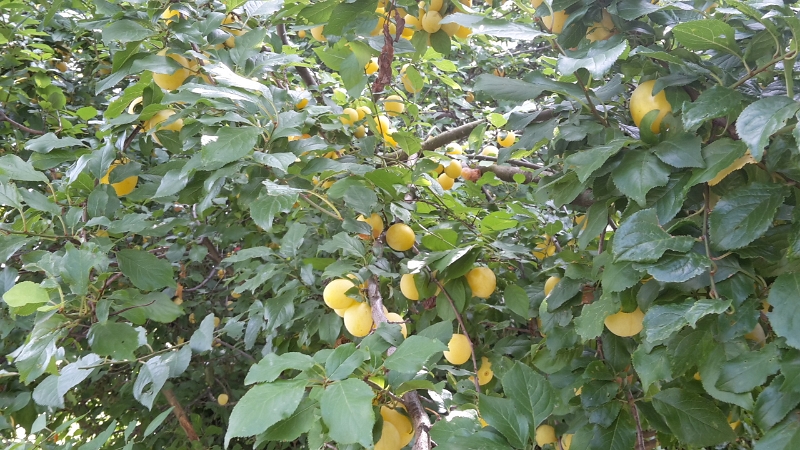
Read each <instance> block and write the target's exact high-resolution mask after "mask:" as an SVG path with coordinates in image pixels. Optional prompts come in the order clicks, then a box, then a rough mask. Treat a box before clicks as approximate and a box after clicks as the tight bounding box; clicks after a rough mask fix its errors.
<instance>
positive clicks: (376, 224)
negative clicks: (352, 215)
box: [356, 213, 383, 239]
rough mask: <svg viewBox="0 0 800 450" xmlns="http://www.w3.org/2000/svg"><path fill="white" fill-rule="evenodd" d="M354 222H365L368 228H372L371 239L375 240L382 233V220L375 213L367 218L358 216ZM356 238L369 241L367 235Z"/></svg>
mask: <svg viewBox="0 0 800 450" xmlns="http://www.w3.org/2000/svg"><path fill="white" fill-rule="evenodd" d="M356 220H358V221H361V222H367V223H368V224H369V226H371V227H372V238H373V239H377V238H378V236H380V235H381V233H383V219H382V218H381V216H379V215H378V214H376V213H372V215H370V216H369V218H366V217H364V216H362V215H359V216H358V217H357V218H356ZM358 237H360V238H361V239H369V237H370V236H369V235H368V234H359V235H358Z"/></svg>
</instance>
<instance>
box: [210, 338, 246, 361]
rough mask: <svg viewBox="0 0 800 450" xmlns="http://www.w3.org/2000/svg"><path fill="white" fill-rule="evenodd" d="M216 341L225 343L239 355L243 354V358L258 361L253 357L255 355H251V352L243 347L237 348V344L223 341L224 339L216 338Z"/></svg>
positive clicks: (224, 344)
mask: <svg viewBox="0 0 800 450" xmlns="http://www.w3.org/2000/svg"><path fill="white" fill-rule="evenodd" d="M214 342H216V343H218V344H221V345H223V346H225V347H228V348H229V349H231V350H233V351H234V352H236V353H237V354H238V355H239V356H241V357H242V358H244V359H246V360H248V361H250V362H251V363H255V362H257V361H256V359H255V358H253V356H252V355H250V354H249V353H247V352H244V351H242V350H241V349H239V348H237V347H235V346H233V345H231V344H228V343H227V342H225V341H223V340H222V339H214Z"/></svg>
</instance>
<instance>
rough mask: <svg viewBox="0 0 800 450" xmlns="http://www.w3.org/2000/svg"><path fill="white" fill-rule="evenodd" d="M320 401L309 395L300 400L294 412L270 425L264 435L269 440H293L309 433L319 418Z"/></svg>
mask: <svg viewBox="0 0 800 450" xmlns="http://www.w3.org/2000/svg"><path fill="white" fill-rule="evenodd" d="M318 404H319V403H318V402H317V401H316V400H312V399H310V398H308V397H306V398H304V399H303V400H302V401H301V402H300V406H298V407H297V409H296V410H295V412H294V413H292V415H291V416H289V417H288V418H286V419H283V420H281V421H280V422H278V423H276V424H274V425H272V426H270V427H269V428H268V429H267V431H265V432H264V434H263V435H262V436H263V438H264V439H265V440H268V441H287V442H288V441H293V440H295V439H297V438H299V437H300V436H301V435H302V434H303V433H307V432H308V431H309V430H310V429H311V427H312V426H313V424H314V422H316V421H317V420H318V417H319V408H318V407H317V405H318Z"/></svg>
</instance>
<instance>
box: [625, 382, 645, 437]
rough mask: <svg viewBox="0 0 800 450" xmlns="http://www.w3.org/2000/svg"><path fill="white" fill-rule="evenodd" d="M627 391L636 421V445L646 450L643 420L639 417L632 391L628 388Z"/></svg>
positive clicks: (629, 404)
mask: <svg viewBox="0 0 800 450" xmlns="http://www.w3.org/2000/svg"><path fill="white" fill-rule="evenodd" d="M625 393H626V394H628V406H630V408H631V413H632V414H633V420H634V421H635V422H636V447H637V449H640V450H644V449H645V446H644V434H643V433H642V422H641V420H640V419H639V410H638V409H637V408H636V402H635V401H634V400H633V394H631V391H630V390H629V389H626V390H625Z"/></svg>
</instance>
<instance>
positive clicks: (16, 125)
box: [0, 110, 45, 136]
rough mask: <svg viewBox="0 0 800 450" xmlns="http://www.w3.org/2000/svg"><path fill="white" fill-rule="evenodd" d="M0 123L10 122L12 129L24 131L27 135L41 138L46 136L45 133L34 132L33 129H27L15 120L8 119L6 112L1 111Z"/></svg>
mask: <svg viewBox="0 0 800 450" xmlns="http://www.w3.org/2000/svg"><path fill="white" fill-rule="evenodd" d="M0 122H8V123H9V124H10V125H11V126H12V127H14V128H16V129H18V130H21V131H24V132H26V133H30V134H36V135H39V136H41V135H43V134H45V131H39V130H34V129H33V128H29V127H26V126H25V125H23V124H21V123H19V122H16V121H14V119H12V118H10V117H8V116H7V115H6V113H5V111H2V110H0Z"/></svg>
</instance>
